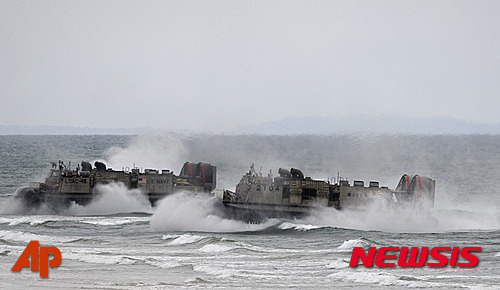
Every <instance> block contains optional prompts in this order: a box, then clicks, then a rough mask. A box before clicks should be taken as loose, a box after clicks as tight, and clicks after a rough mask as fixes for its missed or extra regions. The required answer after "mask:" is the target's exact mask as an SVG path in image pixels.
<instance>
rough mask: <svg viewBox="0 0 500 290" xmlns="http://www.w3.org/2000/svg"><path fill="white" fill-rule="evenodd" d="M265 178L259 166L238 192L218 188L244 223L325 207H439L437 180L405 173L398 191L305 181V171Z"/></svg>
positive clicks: (373, 184) (248, 174) (358, 184)
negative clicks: (258, 169)
mask: <svg viewBox="0 0 500 290" xmlns="http://www.w3.org/2000/svg"><path fill="white" fill-rule="evenodd" d="M278 174H279V176H276V177H273V175H272V172H269V174H267V176H263V174H262V173H261V172H259V173H257V172H256V171H255V169H254V166H253V164H252V166H250V170H249V171H248V172H246V173H245V174H244V175H243V177H242V178H241V180H240V182H239V183H238V184H237V185H236V190H235V191H230V190H217V191H216V196H217V197H218V198H219V199H220V200H221V201H222V203H223V204H224V205H225V206H226V208H228V209H229V210H230V211H231V215H232V216H233V217H236V218H240V219H243V220H251V221H258V220H262V219H265V218H271V217H294V216H301V215H304V214H307V213H310V212H311V211H313V210H315V209H318V208H320V207H330V208H335V209H354V210H362V209H366V208H368V207H369V206H373V205H375V206H380V209H381V210H382V209H383V208H384V207H393V208H398V209H402V210H417V211H423V212H425V211H428V210H429V209H430V208H432V207H433V206H434V196H435V181H434V180H433V179H430V178H428V177H424V176H419V175H415V176H409V175H407V174H405V175H403V176H402V177H401V179H400V181H399V184H398V186H397V187H396V189H395V190H391V189H389V188H388V187H384V186H380V184H379V182H376V181H370V182H369V183H368V184H366V185H365V183H364V182H363V181H359V180H356V181H354V182H353V183H352V184H351V183H350V182H349V181H348V180H345V179H343V178H341V177H338V178H337V179H336V180H335V182H329V181H324V180H314V179H312V178H311V177H304V174H303V173H302V171H300V170H299V169H295V168H292V169H290V170H287V169H282V168H280V169H279V170H278Z"/></svg>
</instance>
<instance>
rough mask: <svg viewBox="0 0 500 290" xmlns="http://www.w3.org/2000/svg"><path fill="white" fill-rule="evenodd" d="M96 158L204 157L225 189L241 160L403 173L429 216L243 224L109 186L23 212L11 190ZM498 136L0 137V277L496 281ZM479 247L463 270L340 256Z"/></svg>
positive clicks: (169, 163)
mask: <svg viewBox="0 0 500 290" xmlns="http://www.w3.org/2000/svg"><path fill="white" fill-rule="evenodd" d="M58 160H63V161H65V163H66V164H68V162H70V161H71V162H72V164H73V165H72V166H76V164H78V163H80V162H81V161H82V160H86V161H90V162H92V163H93V162H94V161H96V160H100V161H104V162H105V163H106V164H107V165H108V167H112V168H114V169H121V168H123V167H132V166H138V167H141V168H157V169H171V170H173V171H174V173H178V172H179V170H180V168H181V167H182V164H183V163H184V162H185V161H191V162H199V161H203V162H208V163H212V164H214V165H216V166H217V170H218V171H217V177H218V179H217V180H218V186H217V187H218V188H225V189H234V187H235V185H236V183H237V182H238V181H239V179H240V177H241V175H242V174H243V173H244V172H245V171H246V170H248V168H249V166H250V164H252V163H254V164H255V168H256V169H257V170H259V169H261V168H262V172H264V173H267V172H269V170H273V171H274V172H276V170H277V169H278V168H280V167H283V168H290V167H294V168H299V169H301V170H302V171H303V172H304V174H305V175H306V176H311V177H313V178H315V179H324V180H327V179H329V178H331V177H336V176H337V174H339V175H341V176H343V177H346V178H348V179H349V180H354V179H360V180H365V181H369V180H378V181H379V182H380V183H381V185H386V186H389V187H390V188H394V187H395V186H396V184H397V182H398V180H399V178H400V176H401V175H402V174H403V173H409V174H416V173H418V174H421V175H425V176H429V177H432V178H433V179H435V180H436V203H435V208H434V209H433V210H432V211H431V213H430V216H422V215H418V214H413V213H408V214H402V213H393V212H387V211H381V210H379V209H377V208H373V209H368V210H366V211H365V212H347V211H335V210H330V209H324V210H322V211H320V212H315V213H312V214H311V215H310V216H307V217H304V218H301V219H293V220H278V219H270V220H267V221H265V222H263V223H258V224H251V223H245V222H242V221H237V220H230V219H225V218H221V217H220V215H218V214H217V210H219V206H220V204H218V201H217V200H216V199H215V198H214V197H210V196H204V195H198V196H194V195H192V194H189V193H179V194H176V195H172V196H169V197H167V198H165V199H164V200H162V201H161V202H160V203H159V204H158V205H157V206H156V207H151V206H150V205H149V204H148V202H147V201H146V200H145V199H144V197H143V196H142V195H141V194H140V193H138V192H137V191H131V190H128V189H127V188H125V187H124V186H122V185H120V184H109V185H106V186H104V187H102V188H101V189H100V190H101V191H102V195H100V198H99V199H95V200H94V201H92V202H91V203H90V204H88V205H86V206H79V205H72V206H71V207H70V208H68V209H64V210H59V211H57V212H56V211H54V210H53V209H51V208H48V207H44V206H42V207H41V208H39V209H37V210H28V209H25V208H23V207H22V206H21V205H19V204H17V202H16V201H14V200H13V194H14V192H15V191H16V189H17V188H19V187H21V186H24V185H27V184H28V182H30V181H43V180H44V177H45V175H46V174H47V172H48V170H49V169H50V167H51V163H52V162H57V161H58ZM499 164H500V136H488V135H461V136H402V135H386V136H360V135H338V136H210V135H206V136H178V135H170V134H159V135H141V136H0V288H2V289H28V288H36V289H40V288H42V289H68V288H83V289H89V288H90V289H133V288H145V289H163V288H165V289H171V288H187V287H197V288H252V289H253V288H284V289H289V288H296V289H314V288H333V287H338V288H356V289H357V288H365V289H366V288H382V287H384V288H393V289H400V288H408V287H412V288H442V289H498V288H499V287H500V282H499V281H500V267H499V266H500V189H499V184H498V176H500V166H499ZM30 240H39V241H40V245H41V246H56V247H58V248H59V249H60V251H61V254H62V263H61V265H60V266H58V267H57V268H52V269H50V270H49V277H48V278H40V277H39V275H38V273H37V272H31V271H29V269H27V268H23V269H22V270H21V271H20V272H11V271H10V269H11V267H12V266H13V264H14V263H15V261H16V260H17V258H18V257H19V255H20V254H21V252H22V251H23V249H24V248H25V247H26V245H27V243H28V242H29V241H30ZM356 246H361V247H365V248H367V247H370V246H374V247H382V246H396V247H402V246H408V247H412V246H415V247H424V246H427V247H436V246H445V247H461V248H462V247H468V246H474V247H481V248H482V251H481V252H479V253H476V255H477V256H478V258H479V263H478V265H477V266H475V267H470V268H464V267H450V266H445V267H416V268H403V267H394V268H392V267H390V268H379V267H364V266H362V265H360V266H358V267H349V261H350V257H351V252H352V249H353V247H356Z"/></svg>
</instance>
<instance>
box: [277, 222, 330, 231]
mask: <svg viewBox="0 0 500 290" xmlns="http://www.w3.org/2000/svg"><path fill="white" fill-rule="evenodd" d="M278 228H280V229H282V230H288V229H295V230H298V231H309V230H315V229H320V228H323V226H318V225H309V224H295V223H291V222H283V223H282V224H280V225H279V226H278Z"/></svg>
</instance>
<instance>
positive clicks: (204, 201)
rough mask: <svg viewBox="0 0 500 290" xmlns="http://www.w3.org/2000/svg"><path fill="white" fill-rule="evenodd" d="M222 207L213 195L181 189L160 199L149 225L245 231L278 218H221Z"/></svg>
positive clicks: (271, 223)
mask: <svg viewBox="0 0 500 290" xmlns="http://www.w3.org/2000/svg"><path fill="white" fill-rule="evenodd" d="M223 211H224V208H223V205H222V203H221V202H220V201H219V200H218V199H217V198H215V197H213V196H209V195H205V194H194V193H187V192H181V193H177V194H174V195H171V196H168V197H166V198H164V199H163V200H161V201H160V202H159V205H158V206H157V207H156V209H155V212H154V214H153V216H152V217H151V228H152V229H153V230H155V231H161V232H165V231H196V232H245V231H259V230H263V229H265V228H268V227H270V226H273V225H275V224H277V223H278V222H279V221H278V220H268V221H266V222H264V223H261V224H248V223H245V222H243V221H237V220H231V219H226V218H224V217H223V216H224V212H223Z"/></svg>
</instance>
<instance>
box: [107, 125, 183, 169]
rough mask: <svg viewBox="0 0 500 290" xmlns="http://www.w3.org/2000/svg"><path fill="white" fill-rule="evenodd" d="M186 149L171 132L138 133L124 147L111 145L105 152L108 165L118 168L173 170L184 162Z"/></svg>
mask: <svg viewBox="0 0 500 290" xmlns="http://www.w3.org/2000/svg"><path fill="white" fill-rule="evenodd" d="M187 151H188V150H187V149H186V146H185V145H184V143H183V141H182V140H181V139H180V137H179V136H177V135H173V134H162V135H140V136H137V137H135V138H133V139H132V140H131V141H130V144H128V146H126V147H118V146H115V147H111V148H109V149H108V150H107V152H106V153H105V163H106V164H107V165H108V167H111V168H115V169H120V168H122V167H123V166H129V168H131V167H133V166H134V165H135V166H137V167H142V168H156V169H169V170H174V169H176V168H177V167H179V169H180V166H181V165H182V164H183V163H184V162H185V158H186V156H187Z"/></svg>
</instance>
